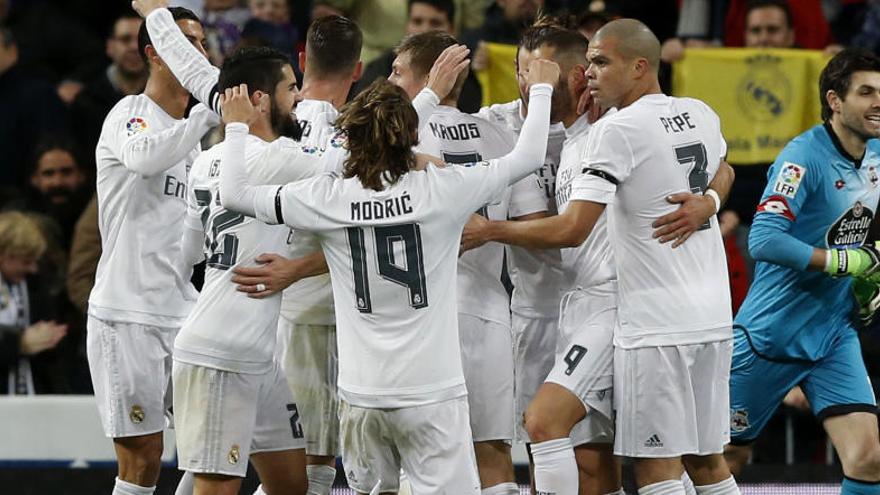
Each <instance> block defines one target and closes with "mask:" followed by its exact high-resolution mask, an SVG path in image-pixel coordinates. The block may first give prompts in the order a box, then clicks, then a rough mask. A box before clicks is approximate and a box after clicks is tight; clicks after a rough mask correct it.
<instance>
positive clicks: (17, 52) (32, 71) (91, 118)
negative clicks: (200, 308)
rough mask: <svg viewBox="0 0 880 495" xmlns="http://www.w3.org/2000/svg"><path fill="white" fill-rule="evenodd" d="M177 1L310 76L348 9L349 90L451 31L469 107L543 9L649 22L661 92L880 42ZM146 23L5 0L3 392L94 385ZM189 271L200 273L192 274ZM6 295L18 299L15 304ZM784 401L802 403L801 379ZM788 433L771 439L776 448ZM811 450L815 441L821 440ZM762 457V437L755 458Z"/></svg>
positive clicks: (739, 244)
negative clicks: (742, 55)
mask: <svg viewBox="0 0 880 495" xmlns="http://www.w3.org/2000/svg"><path fill="white" fill-rule="evenodd" d="M171 5H174V6H183V7H186V8H188V9H190V10H192V11H193V12H195V13H196V15H197V16H198V17H199V18H200V19H201V22H202V25H203V27H204V33H205V46H204V47H205V50H206V52H207V56H208V59H209V60H210V62H211V63H212V64H213V65H215V66H218V67H219V66H221V65H222V64H223V62H224V60H225V59H226V58H227V57H229V56H231V55H232V54H233V53H234V52H235V51H236V50H237V49H239V48H241V47H260V46H266V47H272V48H275V49H277V50H279V51H281V52H283V53H284V54H286V55H287V56H288V57H289V61H290V63H291V64H292V66H293V68H294V72H295V74H296V78H297V80H298V81H300V82H301V81H302V80H303V78H302V71H301V70H300V64H301V63H302V60H301V59H300V57H299V54H300V52H302V51H303V50H304V49H305V43H306V33H307V30H308V27H309V25H310V23H311V22H312V21H313V20H315V19H318V18H321V17H325V16H331V15H340V16H344V17H348V18H350V19H352V20H353V21H355V22H356V23H357V25H358V26H360V29H361V30H362V32H363V50H362V52H361V61H362V62H363V64H364V65H363V73H362V75H361V77H360V80H359V81H358V82H356V83H355V84H354V85H353V87H352V89H351V91H350V93H349V99H351V98H353V97H354V96H356V95H357V94H359V93H360V92H361V91H364V90H366V89H367V87H368V86H369V85H370V83H371V82H372V81H373V80H375V79H377V78H387V77H388V76H389V75H390V74H392V72H393V70H394V69H393V67H392V64H393V62H394V60H395V53H396V52H395V51H394V49H395V47H397V45H398V44H399V43H400V42H401V40H402V39H403V38H404V37H405V36H406V35H412V34H416V33H422V32H426V31H429V30H440V31H443V32H445V33H448V34H449V35H452V36H455V37H456V38H457V39H458V40H460V41H461V42H462V43H464V44H466V45H467V46H468V47H469V48H470V51H471V61H470V64H471V68H472V69H473V70H472V71H471V73H470V74H469V75H468V76H467V79H466V80H465V82H464V85H463V87H462V89H461V93H460V95H459V96H458V99H457V102H456V103H457V106H458V108H459V109H460V110H462V111H463V112H466V113H476V112H478V111H479V110H480V108H481V107H482V106H483V96H482V95H483V90H482V88H481V86H480V81H479V80H478V78H477V77H475V73H476V72H477V71H479V70H481V69H484V68H485V67H486V64H487V53H486V43H487V42H494V43H503V44H510V45H517V44H518V43H520V41H521V36H522V34H523V32H524V31H525V30H526V29H527V28H528V27H529V26H530V25H531V24H532V22H533V21H534V20H535V19H536V17H537V16H538V15H539V13H541V12H545V13H550V14H554V15H557V16H565V15H570V16H572V18H573V19H574V20H575V21H574V23H575V25H576V26H577V27H578V29H579V30H580V31H581V32H582V33H583V34H584V35H585V36H587V37H590V36H591V35H592V34H594V33H595V32H596V30H597V29H598V28H599V27H601V26H602V25H604V24H605V23H607V22H609V21H610V20H613V19H617V18H634V19H638V20H640V21H642V22H643V23H644V24H645V25H647V26H648V27H649V28H650V29H651V31H652V32H653V33H655V34H656V36H657V37H658V38H659V40H660V42H661V43H662V52H661V58H662V64H661V66H660V82H661V86H662V87H663V89H664V92H666V93H667V94H673V92H674V88H673V87H672V78H671V69H670V67H671V64H673V63H675V62H677V61H679V60H681V59H682V58H683V57H684V56H685V53H686V50H687V49H695V48H703V47H711V46H726V47H741V46H745V47H755V48H761V47H766V48H795V49H798V48H802V49H814V50H824V51H825V52H826V53H827V54H828V55H833V54H835V53H838V52H840V51H841V50H843V49H844V48H845V47H860V48H867V49H869V50H873V51H880V2H878V1H873V0H824V1H823V0H797V1H791V2H788V3H787V2H785V1H784V0H757V1H756V0H752V1H746V0H656V1H650V2H647V1H640V0H604V1H602V0H592V1H588V0H580V1H576V0H545V1H542V0H495V1H492V0H454V1H453V0H408V1H407V0H315V1H309V0H248V1H244V0H179V1H172V2H171ZM142 23H143V20H142V18H141V17H140V16H139V15H138V14H137V13H136V12H135V11H133V10H131V8H130V6H129V2H127V1H123V0H119V1H100V2H98V1H96V0H26V1H25V0H0V157H2V158H0V209H2V210H3V213H0V285H2V287H0V316H2V317H3V318H5V319H3V320H0V356H2V360H0V367H3V368H4V369H5V370H6V372H7V375H8V379H7V380H0V393H4V394H90V393H93V384H92V379H91V377H90V374H89V366H88V362H87V357H86V354H87V353H86V319H87V316H86V314H87V308H88V299H89V294H90V292H91V290H92V287H93V285H94V283H95V273H96V269H97V265H98V260H99V258H100V256H101V235H100V233H99V230H98V205H97V200H96V197H95V189H96V188H95V181H96V158H95V148H96V146H97V144H98V140H99V136H100V134H101V129H102V125H103V123H104V119H105V117H106V116H107V114H108V112H109V111H110V110H111V108H113V106H114V105H115V104H116V103H117V102H118V101H119V100H120V99H122V98H123V97H125V96H127V95H135V94H139V93H141V92H142V91H143V90H144V87H145V85H146V83H147V78H148V66H147V64H146V63H145V61H144V60H143V58H142V57H141V55H140V54H139V52H138V32H139V30H140V28H141V24H142ZM410 96H413V95H410ZM190 107H192V105H190ZM722 123H723V122H722ZM220 127H222V126H220ZM220 127H218V128H217V130H216V131H214V132H212V133H210V134H209V135H208V136H206V137H205V139H204V141H203V149H207V148H208V147H209V145H211V144H214V143H216V142H219V141H220V140H221V139H222V138H221V135H220V132H219V129H220ZM731 165H732V166H733V167H734V170H735V171H736V182H735V183H734V185H733V188H732V190H731V193H730V198H729V201H728V203H727V205H726V209H724V210H722V211H721V212H720V214H719V222H720V228H721V232H722V235H723V236H724V239H725V249H726V252H727V258H728V270H729V272H730V275H731V295H732V298H733V305H734V310H736V309H737V308H738V307H739V305H740V304H741V303H742V301H743V299H744V298H745V295H746V292H747V290H748V286H749V283H750V279H751V276H752V271H753V268H754V262H753V261H752V259H751V257H750V256H749V253H748V249H747V247H746V239H747V238H748V230H749V226H750V225H751V222H752V219H753V216H754V212H755V208H756V206H757V205H758V203H759V200H760V198H761V193H762V191H763V190H764V187H765V185H766V182H767V171H768V168H769V166H770V164H769V163H763V164H762V163H731ZM194 283H195V284H196V286H197V287H200V286H201V283H202V280H201V277H200V276H199V275H198V274H196V275H195V276H194ZM10 305H11V306H12V307H15V308H17V309H18V310H17V311H16V312H9V311H7V307H9V306H10ZM862 348H863V353H864V355H865V363H866V365H867V368H868V371H869V374H870V375H871V376H878V377H880V359H878V358H880V340H877V339H876V338H874V337H873V336H872V334H870V333H866V334H863V336H862ZM875 381H876V380H875ZM786 404H788V405H789V406H790V407H791V408H792V410H808V406H807V405H805V399H804V398H803V396H802V394H801V393H800V392H799V390H798V389H793V390H792V392H791V393H790V394H789V396H788V397H786ZM816 429H817V428H816V426H815V424H814V423H806V424H805V425H804V426H803V432H804V435H805V436H806V437H810V438H813V437H815V438H821V437H820V435H819V434H816V433H815V430H816ZM771 430H772V428H771ZM780 431H781V430H779V429H778V428H777V429H776V430H775V433H772V434H771V435H768V436H767V437H769V438H770V440H768V439H767V438H765V439H763V440H762V442H766V444H767V445H768V446H772V445H773V444H774V443H776V442H774V441H773V438H778V436H779V435H781V433H780ZM814 447H815V449H814V450H816V451H818V450H819V449H824V444H821V445H820V444H819V443H816V445H814ZM770 450H771V451H772V450H773V449H772V448H771V449H770ZM761 455H762V454H761V453H760V450H759V451H758V453H757V454H756V456H757V457H756V458H757V460H760V458H761ZM807 456H808V454H805V457H807ZM481 474H482V473H481Z"/></svg>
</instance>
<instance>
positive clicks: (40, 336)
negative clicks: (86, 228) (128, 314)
mask: <svg viewBox="0 0 880 495" xmlns="http://www.w3.org/2000/svg"><path fill="white" fill-rule="evenodd" d="M45 250H46V240H45V239H44V238H43V234H42V233H41V232H40V229H39V227H38V226H37V224H36V222H34V221H33V220H32V219H31V218H29V217H28V216H27V215H25V214H23V213H19V212H6V213H0V366H2V368H3V369H5V370H6V374H5V375H6V376H5V377H4V379H2V380H0V393H2V394H35V393H52V392H55V391H56V389H55V387H53V384H54V383H53V382H55V379H56V377H55V376H53V373H52V372H51V371H52V367H51V366H43V365H44V364H47V363H44V362H43V361H42V360H41V359H40V357H38V356H37V355H38V354H41V353H43V352H44V351H47V350H50V349H53V348H54V347H55V346H57V345H58V342H59V341H60V340H61V339H62V338H63V337H64V335H65V334H66V333H67V326H66V325H61V324H58V323H55V322H54V321H47V320H41V319H38V317H37V316H36V311H34V313H32V311H31V310H32V308H33V309H34V310H38V309H39V308H40V306H41V304H40V303H41V302H42V299H41V298H40V297H39V295H38V294H37V293H36V292H35V291H34V287H29V284H28V282H27V278H28V276H30V275H32V274H35V273H36V272H37V261H38V260H39V258H40V257H41V256H42V255H43V252H44V251H45ZM29 289H30V290H29Z"/></svg>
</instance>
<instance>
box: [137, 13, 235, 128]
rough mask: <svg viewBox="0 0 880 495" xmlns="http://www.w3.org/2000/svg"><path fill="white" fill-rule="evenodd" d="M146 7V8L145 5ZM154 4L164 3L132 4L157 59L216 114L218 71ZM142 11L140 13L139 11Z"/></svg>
mask: <svg viewBox="0 0 880 495" xmlns="http://www.w3.org/2000/svg"><path fill="white" fill-rule="evenodd" d="M147 4H149V5H147ZM158 4H166V5H167V1H166V0H149V1H148V0H135V1H134V2H132V5H134V6H135V7H136V8H138V6H139V5H140V7H141V8H138V12H139V13H141V15H143V16H145V18H146V23H147V32H149V33H150V41H151V42H152V44H153V47H154V48H155V49H156V52H157V53H159V56H160V57H162V60H163V61H164V62H165V64H167V65H168V67H169V68H170V69H171V72H172V73H173V74H174V77H176V78H177V80H178V81H180V84H181V85H183V87H184V88H186V90H187V91H189V92H190V93H191V94H192V95H193V96H194V97H195V98H196V99H197V100H199V101H200V102H202V103H204V104H205V105H208V107H210V108H211V110H213V111H214V112H216V113H218V114H219V113H220V105H219V99H220V93H219V92H218V91H217V81H218V79H219V77H220V69H218V68H217V67H214V66H213V65H211V63H210V62H208V59H207V58H205V56H204V55H202V54H201V53H200V52H199V51H198V50H196V48H195V47H194V46H193V45H192V44H191V43H190V42H189V40H187V39H186V36H184V34H183V32H182V31H181V30H180V28H178V27H177V23H176V22H174V18H173V17H172V16H171V12H169V11H168V9H166V8H164V7H165V5H161V7H157V6H156V5H158ZM141 9H143V10H141Z"/></svg>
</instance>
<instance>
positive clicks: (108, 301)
mask: <svg viewBox="0 0 880 495" xmlns="http://www.w3.org/2000/svg"><path fill="white" fill-rule="evenodd" d="M217 123H218V119H217V117H216V116H215V115H214V114H213V113H212V112H210V111H209V110H208V109H207V108H205V107H204V106H202V105H198V106H196V107H195V108H194V109H193V110H192V112H191V113H190V118H189V119H181V120H177V119H174V118H173V117H171V116H170V115H168V114H167V113H165V111H164V110H162V108H161V107H159V105H157V104H156V103H155V102H153V101H152V100H151V99H150V98H149V97H147V96H146V95H143V94H140V95H134V96H126V97H125V98H123V99H122V100H120V101H119V103H117V104H116V106H114V107H113V109H112V110H110V113H109V114H108V115H107V118H106V119H105V120H104V126H103V128H102V129H101V137H100V139H99V140H98V146H97V148H96V149H95V160H96V165H97V195H98V213H99V215H98V226H99V229H100V232H101V248H102V253H101V259H100V261H99V262H98V269H97V273H96V274H95V286H94V288H93V289H92V292H91V295H90V296H89V314H90V315H92V316H94V317H96V318H100V319H102V320H106V321H120V322H128V323H140V324H144V325H155V326H161V327H175V328H176V327H179V326H180V324H181V323H182V322H183V319H184V318H185V317H186V315H187V314H188V313H189V310H190V308H191V307H192V303H193V301H195V299H196V290H195V288H194V287H193V286H192V284H191V283H190V276H191V274H192V266H186V264H185V263H184V262H183V261H182V259H183V258H182V256H181V241H182V234H183V217H184V214H185V213H186V177H187V171H188V170H189V167H190V166H191V164H192V162H193V160H195V158H196V156H197V155H198V153H199V149H200V148H199V140H200V139H201V138H202V136H203V135H204V134H205V132H207V131H208V129H210V128H211V127H212V126H214V125H216V124H217Z"/></svg>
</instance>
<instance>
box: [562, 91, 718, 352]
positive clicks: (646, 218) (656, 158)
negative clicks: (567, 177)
mask: <svg viewBox="0 0 880 495" xmlns="http://www.w3.org/2000/svg"><path fill="white" fill-rule="evenodd" d="M726 153H727V145H726V144H725V142H724V138H723V137H722V135H721V127H720V122H719V119H718V116H717V115H716V114H715V112H714V111H712V109H711V108H709V107H708V106H707V105H706V104H705V103H703V102H701V101H699V100H695V99H691V98H673V97H669V96H666V95H662V94H654V95H646V96H643V97H641V98H640V99H639V100H637V101H636V102H634V103H633V104H631V105H630V106H628V107H626V108H624V109H622V110H620V111H618V112H617V113H615V114H613V115H609V116H608V117H607V118H603V119H601V120H600V121H599V122H597V123H596V124H595V125H594V126H593V129H592V131H591V132H590V138H589V143H588V144H587V157H586V160H585V162H584V169H585V173H584V174H583V175H581V176H579V177H578V178H577V179H576V180H575V181H574V182H573V183H572V196H574V195H577V196H578V197H579V198H582V199H587V200H591V201H596V202H599V203H605V204H609V205H612V206H613V207H612V208H610V210H609V212H608V213H609V217H608V226H609V227H608V230H609V234H610V236H611V245H612V247H613V249H614V255H615V259H616V260H617V261H618V263H617V271H618V283H619V289H620V303H619V309H618V312H619V313H618V314H619V327H618V328H617V329H616V330H615V336H614V338H615V345H617V346H620V347H624V348H634V347H647V346H666V345H686V344H696V343H706V342H713V341H718V340H724V339H728V338H730V337H731V324H732V323H731V308H730V288H729V285H728V278H727V262H726V258H725V255H724V246H723V245H722V241H721V234H720V232H719V230H718V222H717V219H716V218H715V217H713V218H711V219H710V221H709V224H708V225H707V226H706V227H705V228H703V229H702V230H699V231H697V232H695V233H694V234H693V235H692V236H691V237H690V238H689V239H688V241H687V242H686V243H684V244H682V245H681V246H679V247H678V248H676V249H672V248H671V247H670V245H669V244H660V243H659V242H658V241H657V239H654V238H653V237H652V234H653V232H654V228H653V227H652V225H651V224H652V222H654V220H656V219H657V218H659V217H660V216H662V215H665V214H667V213H670V212H672V211H674V210H675V209H676V208H677V206H676V205H673V204H670V203H668V202H667V201H666V197H667V196H668V195H670V194H673V193H678V192H683V191H694V192H700V191H704V190H705V189H706V187H707V186H708V184H709V182H710V180H711V178H712V177H713V176H714V175H715V173H716V172H717V171H718V167H719V162H720V160H721V158H722V157H724V155H725V154H726Z"/></svg>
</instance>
